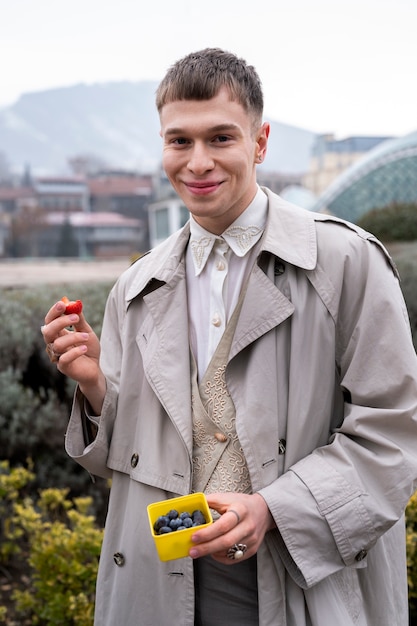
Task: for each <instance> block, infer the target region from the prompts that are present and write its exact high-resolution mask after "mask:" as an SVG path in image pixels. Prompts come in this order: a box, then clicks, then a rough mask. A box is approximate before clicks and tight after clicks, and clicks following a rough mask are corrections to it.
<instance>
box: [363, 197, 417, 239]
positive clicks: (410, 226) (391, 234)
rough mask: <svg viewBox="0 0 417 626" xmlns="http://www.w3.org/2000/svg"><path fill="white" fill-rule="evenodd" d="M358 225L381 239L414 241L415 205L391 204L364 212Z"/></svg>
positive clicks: (416, 229) (415, 227) (416, 219)
mask: <svg viewBox="0 0 417 626" xmlns="http://www.w3.org/2000/svg"><path fill="white" fill-rule="evenodd" d="M358 225H359V226H361V227H362V228H364V229H365V230H367V231H369V232H371V233H373V234H374V235H375V237H378V239H380V240H381V241H414V240H415V239H417V205H416V204H391V205H389V206H387V207H385V208H382V209H373V210H372V211H369V212H368V213H366V214H365V215H364V216H363V217H362V218H361V219H360V220H359V221H358Z"/></svg>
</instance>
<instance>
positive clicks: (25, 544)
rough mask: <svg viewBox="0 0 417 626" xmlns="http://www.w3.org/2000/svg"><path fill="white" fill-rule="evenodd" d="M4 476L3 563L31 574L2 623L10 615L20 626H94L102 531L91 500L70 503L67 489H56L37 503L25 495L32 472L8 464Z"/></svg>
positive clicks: (1, 613) (0, 480)
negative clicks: (91, 511)
mask: <svg viewBox="0 0 417 626" xmlns="http://www.w3.org/2000/svg"><path fill="white" fill-rule="evenodd" d="M0 471H1V473H0V511H1V517H2V520H3V523H4V532H3V535H2V537H1V543H0V554H1V555H2V562H3V563H4V564H5V565H10V564H11V563H13V561H14V562H15V567H18V569H20V570H21V571H26V572H27V573H28V574H29V576H25V577H23V582H21V583H20V585H19V587H18V588H15V589H14V591H13V593H12V594H11V598H12V600H13V602H14V605H13V606H10V601H9V606H8V607H7V606H0V619H3V620H5V619H6V617H7V616H8V615H10V612H11V611H12V613H13V618H14V617H17V618H19V619H20V620H23V621H19V624H31V625H35V624H39V625H42V626H72V625H75V624H77V626H92V624H93V615H94V595H95V581H96V576H97V570H98V560H99V555H100V550H101V544H102V539H103V531H102V530H101V529H99V528H98V527H97V525H96V520H95V517H94V516H93V515H88V510H89V508H90V505H91V498H75V499H74V500H70V499H68V497H67V496H68V489H53V488H52V489H45V490H42V491H41V492H40V497H39V498H38V499H37V501H36V502H35V501H34V500H33V499H32V498H28V497H24V491H23V490H24V488H25V487H27V484H28V483H29V482H30V481H31V480H32V479H33V474H32V473H31V472H30V471H28V470H25V469H23V468H15V469H12V470H10V467H9V465H8V463H7V462H2V463H1V464H0ZM16 560H18V561H20V562H19V563H18V565H16ZM3 567H4V566H3ZM2 623H6V622H5V621H2ZM12 623H13V622H12Z"/></svg>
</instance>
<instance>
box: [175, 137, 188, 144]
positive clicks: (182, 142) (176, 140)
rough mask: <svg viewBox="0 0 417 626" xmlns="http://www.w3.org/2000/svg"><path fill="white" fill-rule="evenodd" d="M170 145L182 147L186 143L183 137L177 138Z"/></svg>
mask: <svg viewBox="0 0 417 626" xmlns="http://www.w3.org/2000/svg"><path fill="white" fill-rule="evenodd" d="M172 143H173V144H176V145H177V146H184V145H185V144H186V143H188V141H187V139H185V137H177V138H176V139H174V140H173V141H172Z"/></svg>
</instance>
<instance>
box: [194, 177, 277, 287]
mask: <svg viewBox="0 0 417 626" xmlns="http://www.w3.org/2000/svg"><path fill="white" fill-rule="evenodd" d="M267 213H268V198H267V196H266V194H265V193H264V192H263V191H262V189H260V187H258V191H257V193H256V195H255V197H254V199H253V200H252V202H251V203H250V204H249V206H248V207H247V209H245V211H243V213H241V215H239V217H238V218H237V219H236V220H235V221H234V222H233V224H231V225H230V226H229V227H228V228H227V229H226V230H225V231H224V232H223V233H222V234H221V235H219V236H217V235H213V233H210V232H209V231H207V230H206V229H205V228H203V227H202V226H200V224H198V223H197V222H196V221H195V219H194V217H193V216H191V219H190V232H191V236H190V247H191V252H192V255H191V256H192V259H193V263H194V269H195V275H196V276H198V275H199V274H201V272H202V271H203V269H204V267H205V265H206V262H207V259H208V258H209V256H210V252H211V251H212V249H213V246H214V243H215V241H216V240H219V239H224V240H225V241H226V242H227V244H228V245H229V247H230V248H231V249H232V250H233V252H234V253H235V254H236V255H237V256H239V257H243V256H245V254H246V253H247V252H249V250H250V249H251V248H252V247H253V246H254V245H255V244H256V243H257V241H259V239H260V238H261V236H262V233H263V231H264V228H265V224H266V218H267Z"/></svg>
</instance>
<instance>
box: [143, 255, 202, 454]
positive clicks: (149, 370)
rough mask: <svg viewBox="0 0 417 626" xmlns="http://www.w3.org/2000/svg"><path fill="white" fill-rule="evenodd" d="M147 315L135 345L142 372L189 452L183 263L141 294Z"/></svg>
mask: <svg viewBox="0 0 417 626" xmlns="http://www.w3.org/2000/svg"><path fill="white" fill-rule="evenodd" d="M144 301H145V303H146V306H147V308H148V311H149V315H148V316H147V318H146V320H145V321H144V324H143V326H142V328H141V329H140V332H139V333H138V345H139V349H140V350H141V353H142V358H143V365H144V371H145V375H146V377H147V379H148V382H149V384H150V385H151V386H152V388H153V389H154V391H155V393H156V395H157V396H158V398H159V400H160V402H161V404H162V406H163V407H164V408H165V410H166V412H167V413H168V415H169V416H170V418H171V419H172V421H173V422H174V423H175V425H176V427H177V429H178V431H179V433H180V435H181V436H182V438H183V440H184V442H185V444H186V446H187V448H188V450H189V451H190V454H191V452H192V418H191V382H190V349H189V340H188V315H187V305H186V302H187V300H186V282H185V266H184V262H183V261H181V262H180V264H179V266H178V268H177V270H176V272H175V274H174V275H173V276H172V277H171V278H170V280H169V281H168V282H167V283H165V284H164V285H162V286H161V287H159V288H158V289H157V290H155V291H153V292H151V293H149V294H147V295H146V296H144Z"/></svg>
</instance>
